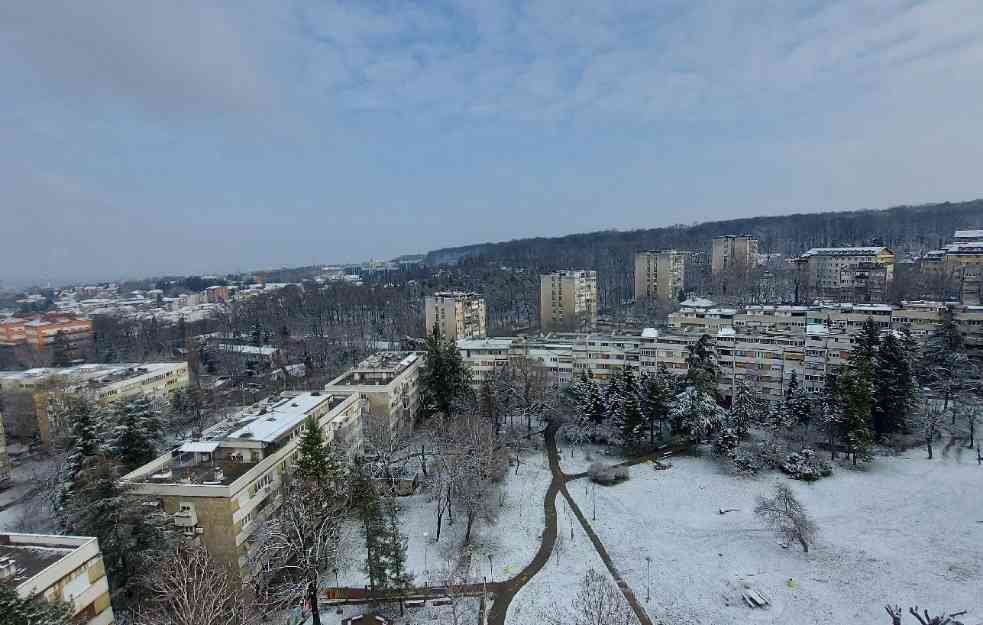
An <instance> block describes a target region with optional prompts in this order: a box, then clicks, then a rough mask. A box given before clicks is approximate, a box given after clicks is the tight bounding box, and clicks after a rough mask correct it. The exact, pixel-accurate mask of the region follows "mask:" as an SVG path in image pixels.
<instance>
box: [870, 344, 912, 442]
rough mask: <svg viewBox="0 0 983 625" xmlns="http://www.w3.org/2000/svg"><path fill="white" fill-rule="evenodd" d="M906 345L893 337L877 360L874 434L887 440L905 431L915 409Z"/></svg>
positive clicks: (872, 412)
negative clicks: (886, 437)
mask: <svg viewBox="0 0 983 625" xmlns="http://www.w3.org/2000/svg"><path fill="white" fill-rule="evenodd" d="M902 350H903V348H902V343H901V341H899V340H898V339H897V337H895V336H894V333H890V334H888V335H887V336H885V337H884V340H883V341H881V346H880V349H878V350H877V356H876V357H875V358H874V380H873V385H874V394H873V407H872V409H871V416H872V425H873V429H874V434H876V435H877V436H885V435H888V434H894V433H896V432H901V431H902V430H904V429H905V424H906V423H907V421H908V416H909V415H910V413H911V409H912V406H913V405H914V401H915V395H916V386H915V382H914V379H913V377H912V373H911V367H910V365H909V361H908V358H907V357H906V356H905V354H904V352H903V351H902Z"/></svg>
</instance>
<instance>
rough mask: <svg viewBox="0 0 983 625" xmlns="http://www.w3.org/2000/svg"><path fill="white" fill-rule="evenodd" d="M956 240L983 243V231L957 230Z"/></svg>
mask: <svg viewBox="0 0 983 625" xmlns="http://www.w3.org/2000/svg"><path fill="white" fill-rule="evenodd" d="M952 236H953V238H954V239H962V240H964V241H966V240H970V239H972V240H977V241H983V230H956V233H955V234H954V235H952Z"/></svg>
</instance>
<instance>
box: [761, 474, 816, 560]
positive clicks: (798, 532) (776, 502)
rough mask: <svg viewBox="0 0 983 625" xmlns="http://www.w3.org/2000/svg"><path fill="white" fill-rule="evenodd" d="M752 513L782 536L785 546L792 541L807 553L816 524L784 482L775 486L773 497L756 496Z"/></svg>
mask: <svg viewBox="0 0 983 625" xmlns="http://www.w3.org/2000/svg"><path fill="white" fill-rule="evenodd" d="M754 513H755V514H756V515H758V516H759V517H761V518H762V520H764V522H765V524H766V525H768V526H769V527H770V528H772V529H773V530H775V532H777V533H778V535H779V536H781V537H782V539H783V540H784V541H785V544H786V546H788V545H790V544H791V543H792V542H793V541H794V542H797V543H799V544H800V545H802V551H804V552H806V553H809V544H810V543H812V542H813V541H814V540H815V538H816V524H815V523H814V522H813V521H812V519H810V518H809V515H808V514H806V510H805V508H804V507H803V506H802V504H801V503H799V500H798V499H796V497H795V493H793V492H792V489H791V488H789V487H788V486H787V485H786V484H778V485H776V486H775V496H774V497H771V498H766V497H758V503H757V505H755V507H754Z"/></svg>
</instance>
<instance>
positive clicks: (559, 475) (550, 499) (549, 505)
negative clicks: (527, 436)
mask: <svg viewBox="0 0 983 625" xmlns="http://www.w3.org/2000/svg"><path fill="white" fill-rule="evenodd" d="M556 430H557V426H556V425H555V424H550V426H549V427H547V428H546V431H545V432H544V436H545V438H546V448H547V450H548V452H549V461H550V472H551V473H552V474H553V479H552V480H551V481H550V485H549V488H547V489H546V497H545V498H544V499H543V510H544V512H545V513H546V527H545V528H544V529H543V540H542V542H541V543H540V545H539V551H537V552H536V555H535V556H534V557H533V559H532V561H531V562H530V563H529V564H527V565H526V567H525V568H524V569H522V570H521V571H519V574H518V575H516V576H515V577H513V578H512V579H510V580H507V581H504V582H501V584H500V585H499V587H500V590H499V592H498V594H496V595H495V601H494V602H493V603H492V605H491V608H490V609H489V610H488V619H487V621H486V622H487V623H488V625H505V617H506V615H507V614H508V611H509V605H511V603H512V599H514V598H515V595H516V594H518V592H519V591H520V590H522V587H523V586H525V585H526V583H527V582H528V581H529V580H530V579H532V577H533V576H534V575H536V574H537V573H539V571H540V570H542V568H543V567H544V566H546V563H547V562H549V559H550V556H551V555H552V554H553V547H554V546H555V545H556V495H557V493H558V492H560V490H561V489H562V488H564V486H563V483H564V480H565V479H566V477H565V476H564V475H563V470H562V469H560V459H559V455H558V454H557V453H556Z"/></svg>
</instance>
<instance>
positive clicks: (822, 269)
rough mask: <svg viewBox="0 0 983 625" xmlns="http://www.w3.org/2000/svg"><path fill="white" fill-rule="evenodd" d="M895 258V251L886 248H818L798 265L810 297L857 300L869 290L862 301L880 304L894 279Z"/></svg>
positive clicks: (807, 253) (802, 285)
mask: <svg viewBox="0 0 983 625" xmlns="http://www.w3.org/2000/svg"><path fill="white" fill-rule="evenodd" d="M894 259H895V254H894V252H893V251H892V250H891V249H889V248H886V247H883V246H871V247H816V248H812V249H810V250H808V251H806V252H804V253H803V254H802V255H801V256H800V257H799V258H797V259H796V261H795V262H796V264H797V265H798V267H799V272H800V275H801V279H800V289H802V290H803V291H804V293H805V294H806V295H808V296H810V297H819V298H830V299H837V300H841V301H853V300H854V299H855V298H856V297H857V295H858V290H860V289H862V288H866V289H869V291H868V292H867V293H866V294H864V296H863V297H862V301H868V302H878V301H882V299H883V296H884V290H885V288H886V285H887V284H889V283H890V282H891V281H892V280H893V279H894Z"/></svg>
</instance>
